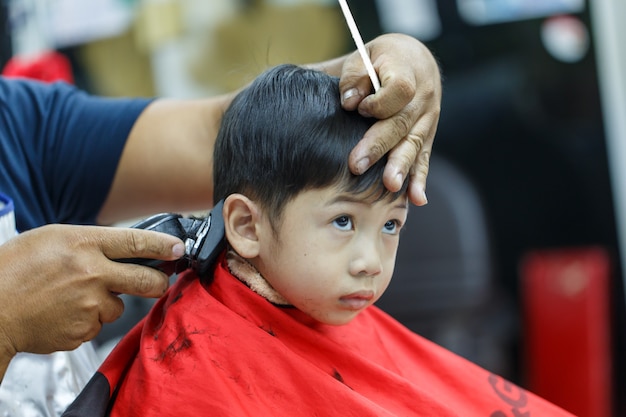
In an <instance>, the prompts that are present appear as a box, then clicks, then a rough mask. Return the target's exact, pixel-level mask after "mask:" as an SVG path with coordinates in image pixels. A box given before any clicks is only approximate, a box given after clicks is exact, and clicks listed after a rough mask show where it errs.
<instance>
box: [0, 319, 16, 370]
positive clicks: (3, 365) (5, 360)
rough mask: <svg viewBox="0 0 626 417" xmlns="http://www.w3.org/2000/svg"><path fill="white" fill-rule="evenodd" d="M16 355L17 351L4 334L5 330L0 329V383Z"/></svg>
mask: <svg viewBox="0 0 626 417" xmlns="http://www.w3.org/2000/svg"><path fill="white" fill-rule="evenodd" d="M16 354H17V351H16V350H15V348H14V347H13V345H12V344H11V343H10V338H8V337H7V335H6V334H5V329H4V328H3V327H0V382H1V381H2V379H3V378H4V374H5V373H6V371H7V368H8V367H9V363H11V360H12V359H13V358H14V357H15V355H16Z"/></svg>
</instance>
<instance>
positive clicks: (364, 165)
mask: <svg viewBox="0 0 626 417" xmlns="http://www.w3.org/2000/svg"><path fill="white" fill-rule="evenodd" d="M369 167H370V159H369V158H368V157H365V158H361V159H359V161H358V162H357V163H356V171H357V173H358V174H362V173H364V172H365V171H367V169H368V168H369Z"/></svg>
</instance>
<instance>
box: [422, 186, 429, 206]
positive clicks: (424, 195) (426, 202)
mask: <svg viewBox="0 0 626 417" xmlns="http://www.w3.org/2000/svg"><path fill="white" fill-rule="evenodd" d="M422 199H423V200H424V205H426V204H428V198H427V197H426V191H424V190H422Z"/></svg>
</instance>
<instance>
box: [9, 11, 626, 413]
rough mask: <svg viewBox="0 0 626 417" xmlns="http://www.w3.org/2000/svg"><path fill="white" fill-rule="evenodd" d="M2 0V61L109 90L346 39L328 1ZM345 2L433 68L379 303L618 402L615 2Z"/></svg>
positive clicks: (620, 180)
mask: <svg viewBox="0 0 626 417" xmlns="http://www.w3.org/2000/svg"><path fill="white" fill-rule="evenodd" d="M0 2H1V3H0V4H1V5H2V6H1V8H0V17H1V20H0V23H1V25H2V26H1V27H2V31H3V36H2V38H1V43H0V64H1V65H0V66H1V67H5V68H7V67H9V66H11V65H22V66H28V65H32V62H33V61H36V60H37V59H38V58H41V56H42V55H41V54H42V53H43V52H46V51H54V52H57V53H59V54H60V56H62V57H63V59H65V60H67V62H68V63H69V65H70V71H71V76H72V77H71V81H72V82H74V83H75V84H76V85H78V86H79V87H80V88H83V89H85V90H87V91H89V92H92V93H95V94H101V95H107V96H167V97H180V98H192V97H204V96H208V95H212V94H216V93H220V92H225V91H230V90H232V89H235V88H238V87H241V86H242V85H243V84H245V83H246V82H248V81H249V80H250V79H251V78H252V77H254V76H255V75H257V74H258V73H259V72H261V71H262V70H263V69H265V68H267V67H268V66H270V65H275V64H278V63H282V62H293V63H306V62H313V61H321V60H324V59H328V58H331V57H335V56H338V55H341V54H344V53H347V52H350V51H352V50H353V49H354V45H353V42H352V39H351V37H350V34H349V32H348V30H347V26H346V24H345V22H344V20H343V17H342V15H341V11H340V9H339V7H338V4H337V3H336V1H334V0H308V1H307V0H256V1H255V0H248V1H244V0H240V1H233V0H90V1H81V0H0ZM349 4H350V7H351V9H352V12H353V14H354V16H355V19H356V21H357V24H358V26H359V28H360V30H361V32H362V35H363V38H364V40H365V41H368V40H371V39H372V38H374V37H375V36H377V35H379V34H382V33H387V32H403V33H406V34H409V35H411V36H414V37H416V38H418V39H420V40H421V41H423V42H424V43H425V44H426V45H427V46H428V47H429V48H430V49H431V51H432V52H433V54H434V55H435V57H436V58H437V59H438V61H439V63H440V66H441V70H442V74H443V91H444V92H443V103H442V113H441V120H440V123H439V129H438V133H437V137H436V140H435V147H434V154H433V161H432V167H431V174H430V176H429V183H428V188H427V194H428V196H429V204H428V205H427V206H426V207H423V208H416V207H414V208H412V209H411V214H410V217H411V219H410V221H409V224H408V227H409V230H407V231H406V232H405V233H403V235H402V238H401V248H400V250H399V254H398V263H397V266H396V275H395V278H394V280H393V282H392V284H391V286H390V288H389V290H388V292H387V293H386V294H385V296H384V297H383V299H381V300H380V306H381V307H382V308H384V309H385V310H387V311H388V312H390V313H391V314H393V315H394V316H395V317H396V318H398V319H399V320H400V321H402V322H403V323H405V324H406V325H407V326H409V327H410V328H412V329H413V330H415V331H417V332H418V333H420V334H422V335H424V336H425V337H428V338H430V339H432V340H434V341H435V342H437V343H439V344H442V345H444V346H445V347H447V348H449V349H451V350H453V351H455V352H457V353H459V354H461V355H462V356H465V357H467V358H468V359H470V360H472V361H474V362H477V363H478V364H480V365H481V366H483V367H485V368H487V369H489V370H490V371H492V372H494V373H497V374H500V375H503V376H505V377H507V378H508V379H510V380H512V381H513V382H515V383H517V384H519V385H521V386H522V387H525V388H528V389H530V390H532V391H534V392H537V393H538V394H540V395H542V396H544V397H546V398H547V399H549V400H551V401H553V402H555V403H557V404H559V405H561V406H562V407H564V408H566V409H569V410H570V411H572V412H574V413H575V414H577V415H580V416H598V417H605V416H624V415H626V358H625V356H626V355H625V353H626V313H625V306H624V305H625V299H626V297H625V295H626V292H625V289H624V271H623V264H624V261H625V260H626V240H625V239H626V122H625V120H626V75H624V74H626V46H624V45H626V28H624V25H623V22H624V21H626V20H625V19H626V2H624V1H623V0H593V1H592V0H352V1H350V2H349ZM38 65H39V67H37V71H42V68H43V70H45V68H49V67H48V66H47V64H45V62H44V63H43V64H42V63H41V62H39V63H38ZM133 302H135V301H132V300H129V302H128V303H130V304H131V305H130V306H127V312H128V314H130V315H132V314H134V316H132V317H129V318H127V319H126V320H127V321H124V320H123V321H122V322H121V323H120V324H118V325H117V326H118V327H115V328H106V329H105V331H104V332H103V335H102V336H101V342H103V343H104V342H106V339H108V338H113V337H115V336H116V335H118V334H120V333H123V332H124V331H125V330H126V329H127V328H128V326H130V325H131V324H132V322H133V321H134V320H136V318H137V317H138V316H140V315H141V314H142V312H144V311H145V308H146V307H145V306H143V305H140V304H141V302H142V301H136V303H139V304H137V305H136V308H132V303H133ZM120 326H121V327H120Z"/></svg>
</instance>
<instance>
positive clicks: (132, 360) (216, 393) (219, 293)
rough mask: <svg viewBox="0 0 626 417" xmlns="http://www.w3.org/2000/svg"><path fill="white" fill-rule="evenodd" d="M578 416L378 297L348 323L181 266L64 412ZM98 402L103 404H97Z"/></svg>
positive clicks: (221, 268)
mask: <svg viewBox="0 0 626 417" xmlns="http://www.w3.org/2000/svg"><path fill="white" fill-rule="evenodd" d="M107 407H109V408H110V415H111V416H142V417H145V416H173V415H176V416H193V417H196V416H205V415H206V416H228V417H241V416H254V417H259V416H289V417H293V416H355V417H357V416H358V417H367V416H372V417H374V416H376V417H384V416H403V417H406V416H429V417H430V416H440V417H441V416H463V417H472V416H480V417H505V416H511V417H514V416H524V417H553V416H554V417H556V416H571V415H570V414H569V413H567V412H565V411H563V410H562V409H560V408H558V407H556V406H554V405H552V404H550V403H548V402H546V401H545V400H542V399H540V398H538V397H537V396H535V395H533V394H531V393H529V392H527V391H524V390H522V389H520V388H518V387H516V386H515V385H513V384H511V383H509V382H507V381H505V380H503V379H502V378H500V377H498V376H496V375H493V374H491V373H489V372H488V371H485V370H484V369H482V368H480V367H478V366H476V365H474V364H472V363H470V362H468V361H467V360H465V359H462V358H461V357H459V356H457V355H455V354H453V353H451V352H449V351H447V350H445V349H443V348H441V347H439V346H437V345H435V344H433V343H432V342H429V341H428V340H425V339H424V338H422V337H420V336H418V335H416V334H414V333H412V332H410V331H409V330H407V329H406V328H404V327H403V326H402V325H400V324H399V323H398V322H396V321H395V320H394V319H392V318H391V317H389V316H388V315H387V314H385V313H384V312H382V311H381V310H379V309H378V308H376V307H370V308H368V309H367V310H365V311H364V312H362V313H361V314H360V315H359V316H357V318H355V319H354V320H353V321H352V322H351V323H349V324H347V325H344V326H329V325H324V324H320V323H319V322H313V321H312V320H311V319H310V318H308V316H305V315H304V314H303V313H301V312H300V311H298V310H296V309H295V308H291V307H288V308H285V307H278V306H275V305H273V304H271V303H269V302H268V301H267V300H265V299H264V298H262V297H261V296H259V295H257V294H256V293H254V292H252V291H251V290H250V289H249V288H248V287H247V286H246V285H245V284H243V283H242V282H241V281H239V280H238V279H237V278H235V277H233V276H232V275H231V274H230V272H229V271H228V269H227V267H226V265H225V261H224V257H223V256H222V257H221V258H220V260H219V263H218V266H217V269H216V272H215V279H214V281H213V283H212V284H210V285H208V286H206V287H205V286H204V285H203V284H202V283H201V282H200V281H199V279H198V278H197V277H196V276H195V274H193V273H192V272H185V273H184V274H182V275H181V276H180V277H179V278H178V281H177V282H176V284H174V286H172V288H171V289H170V290H169V292H168V294H167V295H166V296H165V297H163V298H162V299H161V300H160V301H159V302H158V303H157V304H156V305H155V307H154V308H153V309H152V311H151V312H150V314H149V315H148V316H147V317H146V319H145V320H144V321H143V322H141V323H140V324H139V325H138V326H137V327H135V328H134V330H133V331H132V332H131V333H130V334H129V335H128V336H126V337H125V338H124V339H123V340H122V342H121V343H120V344H119V345H118V347H117V348H116V349H115V350H114V351H113V352H112V353H111V355H110V356H109V357H108V359H107V360H106V361H105V363H104V364H103V365H102V367H101V369H100V371H99V372H98V374H97V375H96V376H95V377H94V378H93V379H92V381H91V382H90V383H89V385H88V386H87V387H86V388H85V391H84V392H83V393H82V394H81V395H80V396H79V397H78V399H77V400H76V402H75V403H74V404H73V405H72V406H71V407H70V409H68V411H67V413H66V415H67V416H70V415H90V416H94V415H105V411H106V409H107ZM98 410H99V411H98Z"/></svg>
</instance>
